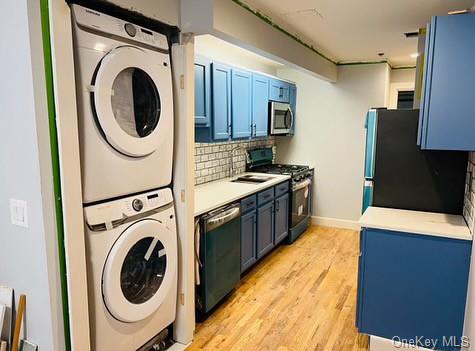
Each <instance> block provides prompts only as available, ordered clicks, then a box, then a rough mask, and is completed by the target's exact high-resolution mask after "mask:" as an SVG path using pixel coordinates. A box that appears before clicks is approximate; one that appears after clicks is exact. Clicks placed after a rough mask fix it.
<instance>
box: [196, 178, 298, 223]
mask: <svg viewBox="0 0 475 351" xmlns="http://www.w3.org/2000/svg"><path fill="white" fill-rule="evenodd" d="M248 174H249V175H258V176H261V177H262V176H265V177H269V178H271V179H269V180H268V181H266V182H264V183H233V182H231V180H233V179H236V178H237V177H242V176H243V175H248ZM288 179H290V176H288V175H279V174H263V173H243V174H239V175H237V176H234V177H231V178H224V179H220V180H216V181H214V182H209V183H205V184H201V185H197V186H196V187H195V217H196V216H199V215H202V214H203V213H206V212H209V211H211V210H214V209H216V208H218V207H221V206H223V205H226V204H228V203H230V202H233V201H236V200H239V199H241V198H243V197H246V196H248V195H251V194H254V193H257V192H259V191H261V190H264V189H266V188H269V187H271V186H274V185H276V184H279V183H282V182H283V181H286V180H288Z"/></svg>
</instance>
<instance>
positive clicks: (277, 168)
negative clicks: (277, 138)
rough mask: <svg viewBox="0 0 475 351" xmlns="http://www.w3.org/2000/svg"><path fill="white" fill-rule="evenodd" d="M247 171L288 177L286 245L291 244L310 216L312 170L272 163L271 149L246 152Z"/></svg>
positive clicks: (307, 167) (303, 229) (305, 226)
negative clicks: (287, 231)
mask: <svg viewBox="0 0 475 351" xmlns="http://www.w3.org/2000/svg"><path fill="white" fill-rule="evenodd" d="M247 153H248V162H247V167H246V169H247V171H248V172H257V173H270V174H283V175H289V176H290V177H291V180H290V190H291V193H290V198H289V204H290V206H289V235H288V238H287V240H286V242H287V243H289V244H290V243H293V242H294V241H295V240H296V239H297V238H298V237H299V236H300V235H301V234H302V233H303V232H305V230H306V229H307V228H308V225H309V222H310V217H311V214H312V187H313V172H314V171H313V168H310V167H309V166H302V165H286V164H278V163H272V162H273V158H274V155H273V152H272V148H270V147H265V148H259V149H251V150H248V151H247Z"/></svg>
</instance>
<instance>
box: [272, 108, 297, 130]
mask: <svg viewBox="0 0 475 351" xmlns="http://www.w3.org/2000/svg"><path fill="white" fill-rule="evenodd" d="M270 105H271V106H270V113H271V120H270V127H271V135H283V134H284V135H285V134H289V133H290V131H291V130H292V126H293V124H294V115H293V113H292V109H291V108H290V105H289V104H282V103H279V102H275V101H272V102H270Z"/></svg>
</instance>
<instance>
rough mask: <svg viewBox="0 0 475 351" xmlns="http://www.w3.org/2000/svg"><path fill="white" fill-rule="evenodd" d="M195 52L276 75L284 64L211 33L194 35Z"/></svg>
mask: <svg viewBox="0 0 475 351" xmlns="http://www.w3.org/2000/svg"><path fill="white" fill-rule="evenodd" d="M195 53H196V54H198V55H201V56H205V57H209V58H212V59H214V60H216V61H221V62H224V63H228V64H230V65H235V66H240V67H243V68H247V69H250V70H254V71H259V72H264V73H267V74H272V75H276V74H277V69H278V68H281V67H283V66H284V65H283V64H281V63H278V62H275V61H272V60H269V59H267V58H265V57H263V56H260V55H257V54H255V53H253V52H251V51H249V50H246V49H243V48H241V47H239V46H236V45H233V44H231V43H228V42H227V41H224V40H222V39H219V38H216V37H214V36H212V35H199V36H196V37H195Z"/></svg>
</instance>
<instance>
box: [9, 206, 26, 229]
mask: <svg viewBox="0 0 475 351" xmlns="http://www.w3.org/2000/svg"><path fill="white" fill-rule="evenodd" d="M10 216H11V221H12V224H13V225H17V226H19V227H24V228H28V206H27V203H26V201H24V200H16V199H10Z"/></svg>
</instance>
